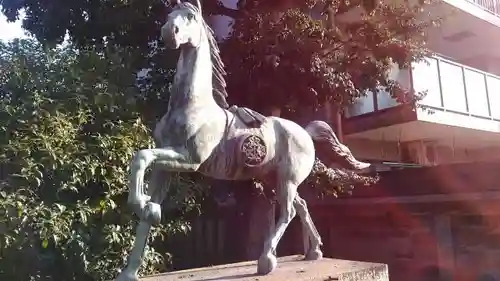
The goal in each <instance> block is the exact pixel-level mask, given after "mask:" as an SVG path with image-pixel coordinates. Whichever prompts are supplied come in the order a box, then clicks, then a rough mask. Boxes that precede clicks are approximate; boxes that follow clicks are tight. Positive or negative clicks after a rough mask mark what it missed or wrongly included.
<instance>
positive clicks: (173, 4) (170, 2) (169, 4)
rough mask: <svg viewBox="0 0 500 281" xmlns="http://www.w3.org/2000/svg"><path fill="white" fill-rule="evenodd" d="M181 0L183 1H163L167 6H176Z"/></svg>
mask: <svg viewBox="0 0 500 281" xmlns="http://www.w3.org/2000/svg"><path fill="white" fill-rule="evenodd" d="M180 2H181V1H180V0H166V1H164V2H163V3H165V6H175V5H177V4H179V3H180Z"/></svg>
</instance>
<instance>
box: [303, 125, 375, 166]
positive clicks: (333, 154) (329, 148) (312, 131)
mask: <svg viewBox="0 0 500 281" xmlns="http://www.w3.org/2000/svg"><path fill="white" fill-rule="evenodd" d="M305 130H306V131H307V132H308V133H309V135H310V136H311V138H312V139H313V141H314V146H316V149H317V150H318V148H319V151H320V152H321V154H324V155H323V156H326V158H327V160H329V161H332V162H335V163H338V164H340V165H341V166H342V167H343V168H346V169H350V170H358V171H359V170H365V169H367V168H369V167H370V166H371V165H370V164H369V163H365V162H361V161H358V160H357V159H356V158H355V157H354V155H353V154H352V152H351V150H350V149H349V148H348V147H347V146H346V145H344V144H342V143H341V142H340V141H339V139H338V138H337V136H336V135H335V133H334V132H333V130H332V127H330V125H328V124H327V123H326V122H324V121H319V120H316V121H312V122H310V123H309V124H308V125H307V126H306V127H305Z"/></svg>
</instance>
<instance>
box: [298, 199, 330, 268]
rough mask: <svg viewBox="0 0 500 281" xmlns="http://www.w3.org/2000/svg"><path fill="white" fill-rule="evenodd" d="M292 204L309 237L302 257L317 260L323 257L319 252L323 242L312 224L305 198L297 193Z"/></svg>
mask: <svg viewBox="0 0 500 281" xmlns="http://www.w3.org/2000/svg"><path fill="white" fill-rule="evenodd" d="M293 206H294V207H295V209H296V210H297V214H298V215H299V217H300V221H301V223H302V225H303V226H304V227H305V229H306V230H307V236H308V237H307V238H308V239H309V245H308V246H309V248H307V249H304V250H305V253H304V258H305V259H306V260H319V259H321V258H322V257H323V252H321V246H322V245H323V243H322V242H321V236H320V235H319V233H318V230H317V229H316V226H315V225H314V222H313V220H312V218H311V215H310V214H309V210H308V209H307V203H306V200H304V199H302V198H301V197H300V196H299V194H297V196H296V197H295V200H294V201H293Z"/></svg>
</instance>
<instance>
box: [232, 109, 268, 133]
mask: <svg viewBox="0 0 500 281" xmlns="http://www.w3.org/2000/svg"><path fill="white" fill-rule="evenodd" d="M228 110H229V111H230V112H232V113H234V115H236V116H237V117H238V118H239V119H240V120H241V121H242V122H243V123H244V124H245V125H246V126H248V127H249V128H259V127H260V126H261V125H262V123H264V120H266V117H265V116H264V115H262V114H260V113H258V112H257V111H255V110H253V109H250V108H246V107H238V106H236V105H233V106H231V107H230V108H229V109H228Z"/></svg>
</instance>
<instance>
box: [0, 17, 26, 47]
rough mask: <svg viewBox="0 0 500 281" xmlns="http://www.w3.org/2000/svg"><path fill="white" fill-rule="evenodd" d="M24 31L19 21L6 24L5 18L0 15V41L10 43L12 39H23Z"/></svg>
mask: <svg viewBox="0 0 500 281" xmlns="http://www.w3.org/2000/svg"><path fill="white" fill-rule="evenodd" d="M23 36H24V31H23V29H22V27H21V20H18V21H16V22H14V23H9V22H7V19H6V18H5V16H4V15H3V14H2V13H0V40H2V41H10V40H12V39H14V38H18V37H23Z"/></svg>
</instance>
